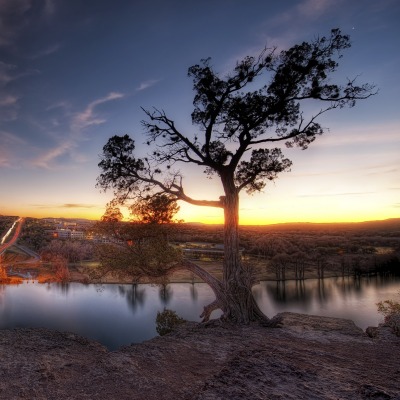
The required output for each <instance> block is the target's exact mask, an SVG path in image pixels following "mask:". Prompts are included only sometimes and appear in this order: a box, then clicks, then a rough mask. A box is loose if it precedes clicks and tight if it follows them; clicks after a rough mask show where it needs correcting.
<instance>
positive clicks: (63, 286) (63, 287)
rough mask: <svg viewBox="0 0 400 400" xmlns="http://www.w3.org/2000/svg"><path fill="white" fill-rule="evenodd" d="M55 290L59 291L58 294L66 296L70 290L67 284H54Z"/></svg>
mask: <svg viewBox="0 0 400 400" xmlns="http://www.w3.org/2000/svg"><path fill="white" fill-rule="evenodd" d="M55 285H56V288H57V289H59V291H60V293H62V294H63V295H65V296H66V295H67V294H68V292H69V289H70V285H69V283H56V284H55Z"/></svg>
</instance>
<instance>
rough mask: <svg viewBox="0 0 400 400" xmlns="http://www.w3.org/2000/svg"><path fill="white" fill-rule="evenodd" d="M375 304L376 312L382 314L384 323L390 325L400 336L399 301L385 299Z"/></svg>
mask: <svg viewBox="0 0 400 400" xmlns="http://www.w3.org/2000/svg"><path fill="white" fill-rule="evenodd" d="M376 305H377V306H378V312H380V313H381V314H383V316H384V321H385V325H387V326H390V327H391V328H392V330H393V332H394V333H395V334H396V335H397V336H400V303H399V302H397V301H394V300H385V301H380V302H379V303H377V304H376Z"/></svg>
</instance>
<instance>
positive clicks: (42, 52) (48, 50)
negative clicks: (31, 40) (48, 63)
mask: <svg viewBox="0 0 400 400" xmlns="http://www.w3.org/2000/svg"><path fill="white" fill-rule="evenodd" d="M60 48H61V45H60V44H54V45H52V46H49V47H46V48H44V49H42V50H39V51H38V52H37V53H35V54H33V55H31V56H30V57H29V58H30V59H31V60H36V59H37V58H41V57H45V56H49V55H51V54H53V53H56V52H57V51H58V50H60Z"/></svg>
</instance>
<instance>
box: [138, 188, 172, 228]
mask: <svg viewBox="0 0 400 400" xmlns="http://www.w3.org/2000/svg"><path fill="white" fill-rule="evenodd" d="M130 210H131V214H132V216H133V218H134V220H135V221H138V222H142V223H144V224H170V223H173V222H174V216H175V214H176V213H177V212H178V211H179V206H178V204H177V202H176V199H175V197H173V196H170V195H167V194H157V195H155V196H151V197H148V198H147V197H146V198H145V199H140V200H137V201H136V202H135V203H133V204H132V205H131V207H130Z"/></svg>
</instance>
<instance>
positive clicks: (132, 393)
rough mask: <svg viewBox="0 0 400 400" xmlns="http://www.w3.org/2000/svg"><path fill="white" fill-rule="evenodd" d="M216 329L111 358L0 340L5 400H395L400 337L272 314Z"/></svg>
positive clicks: (31, 341)
mask: <svg viewBox="0 0 400 400" xmlns="http://www.w3.org/2000/svg"><path fill="white" fill-rule="evenodd" d="M273 323H274V328H271V327H263V326H260V325H258V324H252V325H248V326H238V325H231V324H227V323H222V322H220V321H212V322H210V323H207V324H195V323H186V324H184V325H183V326H181V327H180V328H179V329H178V330H177V331H176V332H174V333H172V334H169V335H166V336H163V337H157V338H154V339H152V340H150V341H147V342H144V343H141V344H136V345H131V346H128V347H124V348H122V349H120V350H118V351H115V352H109V351H108V350H107V349H105V348H104V347H103V346H101V345H100V344H98V343H96V342H92V341H89V340H87V339H85V338H82V337H79V336H77V335H74V334H71V333H60V332H55V331H50V330H46V329H15V330H1V331H0V354H1V365H0V398H2V399H6V398H7V399H36V400H39V399H46V400H49V399H59V400H61V399H80V400H81V399H118V400H122V399H146V400H152V399H157V400H161V399H174V400H177V399H191V400H194V399H308V400H311V399H352V400H354V399H400V379H399V377H400V338H399V337H397V336H395V335H393V334H391V333H390V332H389V331H388V330H387V328H385V327H383V326H382V327H379V328H378V329H377V330H374V338H371V337H369V336H367V335H366V334H365V333H364V332H363V331H362V330H361V329H360V328H358V327H356V326H355V324H354V323H353V322H352V321H348V320H343V319H336V318H326V317H316V316H309V315H300V314H293V313H282V314H278V315H277V316H276V317H275V318H274V319H273Z"/></svg>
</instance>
